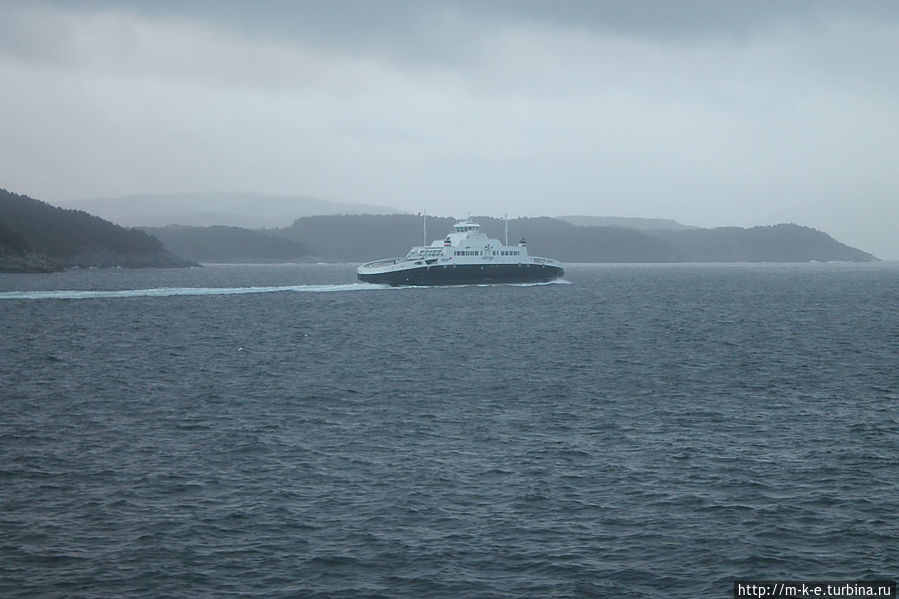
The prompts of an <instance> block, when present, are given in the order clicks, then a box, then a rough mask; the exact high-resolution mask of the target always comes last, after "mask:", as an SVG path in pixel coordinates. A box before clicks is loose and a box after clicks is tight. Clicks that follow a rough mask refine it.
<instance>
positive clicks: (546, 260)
mask: <svg viewBox="0 0 899 599" xmlns="http://www.w3.org/2000/svg"><path fill="white" fill-rule="evenodd" d="M531 260H532V261H533V262H534V264H552V265H554V266H558V265H559V264H561V262H559V261H558V260H553V259H552V258H537V257H535V256H531Z"/></svg>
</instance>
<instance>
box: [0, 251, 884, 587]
mask: <svg viewBox="0 0 899 599" xmlns="http://www.w3.org/2000/svg"><path fill="white" fill-rule="evenodd" d="M0 325H2V331H3V334H2V347H0V596H3V597H322V598H324V597H335V598H336V597H353V598H355V597H404V598H419V597H447V598H455V597H484V598H492V597H496V598H499V597H503V598H506V597H508V598H512V597H658V598H668V597H683V598H688V597H690V598H692V597H730V596H731V592H732V585H733V581H734V579H756V580H764V579H768V580H780V579H806V580H808V579H827V580H858V579H869V580H883V579H892V580H895V579H896V578H897V576H899V263H896V262H891V263H880V264H861V265H848V264H802V265H795V264H793V265H771V264H766V265H664V266H648V265H647V266H639V265H636V266H634V265H630V266H624V265H615V266H611V265H570V266H569V268H568V273H567V275H566V279H565V282H562V283H554V284H547V285H535V286H494V287H478V286H470V287H458V288H406V289H390V288H381V287H378V286H371V285H361V284H356V283H355V281H354V267H353V266H352V265H268V266H258V265H242V266H236V265H225V266H208V267H206V268H202V269H183V270H145V271H130V270H81V271H69V272H65V273H58V274H52V275H0Z"/></svg>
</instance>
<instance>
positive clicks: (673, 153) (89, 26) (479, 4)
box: [0, 0, 899, 258]
mask: <svg viewBox="0 0 899 599" xmlns="http://www.w3.org/2000/svg"><path fill="white" fill-rule="evenodd" d="M0 11H2V18H0V90H2V92H0V187H5V188H7V189H10V190H11V191H15V192H18V193H24V194H27V195H30V196H32V197H37V198H39V199H43V200H46V201H49V202H51V203H61V202H64V201H66V200H71V199H77V198H84V197H99V196H119V195H126V194H137V193H178V192H199V191H246V192H265V193H272V194H284V195H314V196H318V197H321V198H324V199H329V200H335V201H343V202H364V203H374V204H383V205H387V206H393V207H396V208H399V209H403V210H408V211H419V210H427V211H428V212H429V213H432V214H439V215H448V216H449V215H455V216H464V215H465V214H467V213H469V212H470V213H474V214H489V215H495V216H501V215H502V214H503V213H509V214H510V215H513V216H519V215H548V216H555V215H561V214H592V215H617V216H644V217H663V218H673V219H677V220H679V221H681V222H683V223H686V224H691V225H698V226H721V225H738V226H751V225H760V224H775V223H780V222H796V223H799V224H805V225H809V226H813V227H816V228H819V229H822V230H824V231H826V232H828V233H830V234H831V235H833V236H834V237H836V238H837V239H839V240H840V241H844V242H846V243H849V244H850V245H854V246H857V247H860V248H862V249H865V250H868V251H871V252H873V253H875V254H877V255H879V256H881V257H887V258H899V67H897V65H899V2H895V1H892V0H890V1H882V2H878V1H874V0H871V1H864V2H850V1H843V0H839V1H834V2H827V1H824V0H816V1H799V0H797V1H781V0H776V1H771V2H765V1H760V0H751V1H750V0H745V1H744V0H734V1H724V0H708V1H693V2H691V1H682V2H670V1H669V0H656V1H646V2H640V1H639V0H621V1H602V0H586V1H583V2H564V1H558V0H554V1H542V0H541V1H519V2H486V1H473V2H458V1H447V2H441V1H431V2H428V1H425V0H413V1H410V2H399V1H397V2H393V1H385V0H377V1H375V0H365V1H331V0H329V1H325V0H322V1H319V2H305V3H300V2H294V1H288V0H285V1H277V2H276V1H271V2H264V1H263V2H243V1H241V2H229V1H227V0H209V1H205V2H204V1H193V2H180V1H172V2H164V1H160V2H115V3H113V2H89V1H88V2H62V1H61V2H38V1H27V2H26V1H5V0H0Z"/></svg>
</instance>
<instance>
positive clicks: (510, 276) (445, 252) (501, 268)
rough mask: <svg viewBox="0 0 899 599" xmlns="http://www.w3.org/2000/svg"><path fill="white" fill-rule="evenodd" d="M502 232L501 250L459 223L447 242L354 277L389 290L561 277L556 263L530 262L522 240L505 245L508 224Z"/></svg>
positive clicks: (547, 260)
mask: <svg viewBox="0 0 899 599" xmlns="http://www.w3.org/2000/svg"><path fill="white" fill-rule="evenodd" d="M506 227H507V228H506V239H507V242H506V243H505V244H503V243H500V241H499V240H498V239H490V238H489V237H487V235H485V234H484V233H483V232H481V226H480V225H478V224H477V223H475V222H472V221H471V220H470V219H468V220H465V221H462V222H458V223H456V224H455V225H454V226H453V230H452V231H451V232H450V233H449V234H447V236H446V237H445V238H443V239H438V240H435V241H434V242H432V243H431V245H422V246H417V247H413V248H412V249H411V250H409V253H407V254H406V256H405V257H404V258H389V259H387V260H376V261H375V262H369V263H368V264H363V265H362V266H360V267H359V268H358V269H357V270H356V273H357V277H358V279H359V280H360V281H364V282H366V283H380V284H385V283H386V284H387V285H393V286H398V285H478V284H489V283H540V282H548V281H552V280H553V279H558V278H559V277H561V276H563V275H564V274H565V268H564V266H562V263H561V262H559V261H558V260H553V259H552V258H539V257H537V256H530V255H529V254H528V248H527V241H525V239H524V238H522V240H521V241H520V242H518V245H514V246H510V245H508V223H507V225H506ZM425 231H427V229H425ZM426 239H427V233H425V241H426Z"/></svg>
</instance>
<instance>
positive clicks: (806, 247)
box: [652, 224, 877, 262]
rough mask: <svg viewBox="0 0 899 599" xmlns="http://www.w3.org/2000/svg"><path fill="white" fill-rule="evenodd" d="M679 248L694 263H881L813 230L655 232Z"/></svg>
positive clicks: (782, 226)
mask: <svg viewBox="0 0 899 599" xmlns="http://www.w3.org/2000/svg"><path fill="white" fill-rule="evenodd" d="M652 234H653V235H654V236H655V237H657V238H659V239H663V240H666V241H669V242H670V243H672V244H673V245H675V246H676V247H678V248H679V249H680V250H681V251H682V252H683V253H684V255H685V256H687V257H688V258H689V260H690V261H691V262H710V261H712V262H809V261H818V262H868V261H872V260H877V258H875V257H874V256H872V255H871V254H869V253H867V252H863V251H861V250H858V249H856V248H853V247H850V246H848V245H846V244H843V243H840V242H838V241H836V240H835V239H834V238H832V237H831V236H830V235H827V234H826V233H822V232H821V231H818V230H816V229H812V228H811V227H803V226H800V225H794V224H780V225H771V226H766V227H751V228H749V229H743V228H740V227H718V228H715V229H691V230H686V231H653V233H652Z"/></svg>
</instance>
